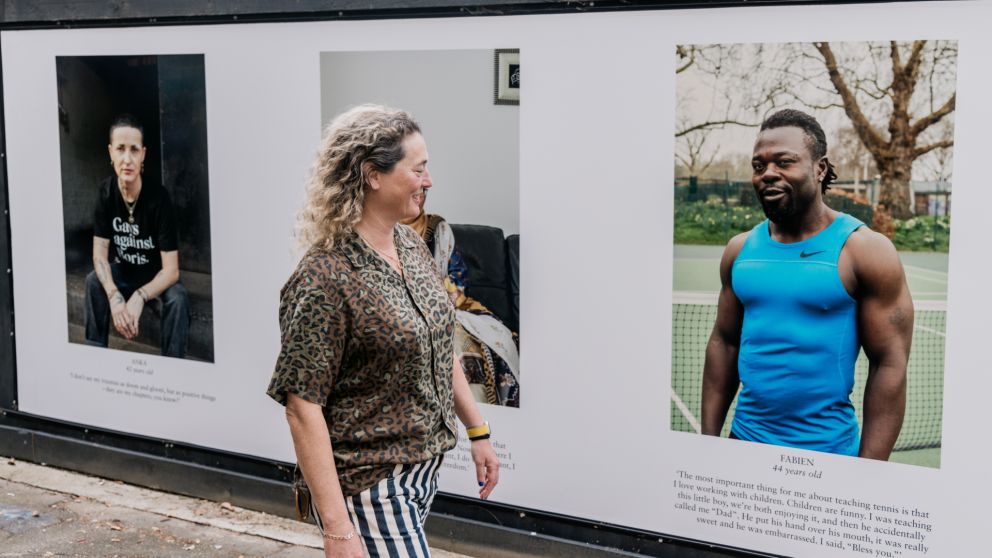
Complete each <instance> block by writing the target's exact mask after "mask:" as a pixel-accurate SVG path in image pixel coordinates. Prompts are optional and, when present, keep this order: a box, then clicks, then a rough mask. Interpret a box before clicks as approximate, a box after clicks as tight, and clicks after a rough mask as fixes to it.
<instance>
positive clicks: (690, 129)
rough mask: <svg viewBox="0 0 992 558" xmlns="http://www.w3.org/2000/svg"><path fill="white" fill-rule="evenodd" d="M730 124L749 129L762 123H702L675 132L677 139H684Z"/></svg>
mask: <svg viewBox="0 0 992 558" xmlns="http://www.w3.org/2000/svg"><path fill="white" fill-rule="evenodd" d="M728 124H732V125H734V126H747V127H749V128H755V127H757V126H760V123H758V124H754V123H751V122H741V121H739V120H713V121H709V122H702V123H700V124H696V125H693V126H689V127H688V128H686V129H684V130H679V131H677V132H675V137H677V138H679V137H682V136H684V135H686V134H689V133H692V132H695V131H696V130H702V129H705V128H716V127H718V126H726V125H728Z"/></svg>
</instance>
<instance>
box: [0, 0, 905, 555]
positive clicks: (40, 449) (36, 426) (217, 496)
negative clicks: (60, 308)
mask: <svg viewBox="0 0 992 558" xmlns="http://www.w3.org/2000/svg"><path fill="white" fill-rule="evenodd" d="M888 1H889V0H861V1H845V2H828V1H823V0H791V1H788V0H750V1H749V0H696V1H685V0H683V1H674V0H653V1H643V2H640V1H636V0H619V1H618V0H612V1H583V2H576V1H566V0H559V1H544V0H517V1H512V2H485V1H471V0H448V1H445V0H386V1H380V2H376V3H374V6H373V5H372V4H373V3H370V2H363V1H359V0H324V1H321V0H297V1H272V0H216V1H214V2H209V3H204V2H201V1H199V0H175V1H171V2H162V1H160V0H130V1H125V0H114V1H112V2H78V3H71V2H65V1H62V0H0V31H11V30H25V29H69V28H81V27H137V26H168V25H206V24H221V23H271V22H293V21H326V20H368V19H407V18H432V17H473V16H504V15H534V14H561V13H588V12H605V11H632V10H662V9H686V8H716V7H733V6H759V5H760V6H769V5H777V6H794V5H809V4H837V3H848V4H858V3H881V2H888ZM2 99H3V78H2V66H0V206H2V208H3V216H2V222H0V455H4V456H10V457H15V458H18V459H23V460H26V461H32V462H37V463H47V464H50V465H55V466H58V467H62V468H65V469H71V470H75V471H80V472H84V473H89V474H94V475H99V476H103V477H109V478H113V479H116V480H122V481H125V482H129V483H132V484H137V485H141V486H147V487H150V488H156V489H161V490H166V491H169V492H175V493H178V494H185V495H189V496H195V497H200V498H207V499H211V500H223V501H229V502H232V503H234V504H237V505H240V506H243V507H245V508H250V509H256V510H261V511H267V512H270V513H274V514H278V515H282V516H286V517H293V516H294V515H295V511H294V508H293V506H292V505H291V500H292V490H291V488H290V480H291V477H292V464H288V463H284V462H279V461H274V460H269V459H262V458H258V457H254V456H248V455H242V454H236V453H232V452H225V451H219V450H215V449H211V448H206V447H202V446H195V445H191V444H184V443H179V442H174V441H171V440H164V439H156V438H150V437H145V436H137V435H134V434H127V433H122V432H115V431H111V430H107V429H100V428H92V427H89V426H87V425H83V424H73V423H68V422H65V421H58V420H53V419H50V418H46V417H41V416H36V415H31V414H28V413H23V412H20V411H19V410H18V402H17V359H16V356H17V355H16V353H15V342H14V341H15V334H16V330H15V323H16V321H15V314H14V312H15V308H14V291H13V279H12V265H11V230H10V219H9V216H10V213H9V197H8V193H9V184H8V179H7V158H6V154H7V149H6V133H5V132H6V128H5V107H4V106H3V104H2ZM432 511H433V513H432V516H431V517H432V519H431V522H429V523H428V531H429V532H430V534H431V535H432V537H434V538H441V539H447V540H448V541H449V542H450V543H451V544H455V545H460V549H462V550H464V551H475V552H477V553H479V554H481V549H482V548H484V547H485V546H497V545H498V547H499V548H500V549H503V550H510V551H517V552H520V553H524V554H538V553H539V554H540V555H542V556H562V557H566V556H567V557H569V558H583V557H586V556H588V557H594V556H617V555H646V556H661V557H669V556H672V557H674V556H680V557H683V558H694V557H698V558H712V557H722V556H769V555H767V554H759V553H755V552H754V551H749V550H746V549H734V548H728V547H721V546H718V545H713V544H710V543H704V542H699V541H693V540H688V539H685V538H680V537H678V536H677V535H667V534H660V533H653V532H647V531H641V530H636V529H631V528H628V527H624V526H620V525H612V524H607V523H602V522H596V521H591V520H586V519H580V518H575V517H569V516H564V515H559V514H554V513H549V512H544V511H540V510H531V509H524V508H519V507H516V506H510V505H504V504H496V503H492V502H482V501H479V500H477V499H474V498H467V497H462V496H457V495H452V494H445V493H441V494H439V495H438V497H437V498H436V499H435V503H434V508H433V510H432ZM449 546H450V545H449Z"/></svg>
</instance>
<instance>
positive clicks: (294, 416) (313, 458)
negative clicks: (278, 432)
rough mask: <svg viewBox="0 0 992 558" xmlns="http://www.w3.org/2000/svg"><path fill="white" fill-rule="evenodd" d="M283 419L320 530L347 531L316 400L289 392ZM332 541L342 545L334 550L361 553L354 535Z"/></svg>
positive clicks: (328, 440) (345, 513) (341, 496)
mask: <svg viewBox="0 0 992 558" xmlns="http://www.w3.org/2000/svg"><path fill="white" fill-rule="evenodd" d="M286 420H287V422H289V431H290V433H292V435H293V447H294V448H295V449H296V460H297V463H299V465H300V470H301V471H302V472H303V478H304V479H306V481H307V486H308V487H309V488H310V493H311V494H312V495H313V497H314V500H315V505H316V507H317V512H318V513H319V514H320V517H321V519H322V521H323V524H324V532H325V533H329V534H332V535H338V536H344V535H347V534H348V533H350V532H351V531H352V530H353V529H354V527H353V526H352V524H351V520H350V519H349V518H348V510H347V509H346V508H345V503H344V493H343V492H342V491H341V483H340V481H339V480H338V471H337V468H336V467H335V466H334V454H333V453H332V448H331V438H330V435H329V434H328V432H327V423H326V422H325V421H324V413H323V409H322V408H321V406H320V405H317V404H316V403H311V402H309V401H306V400H304V399H301V398H299V397H297V396H296V395H294V394H289V396H288V398H287V400H286ZM329 542H330V541H329ZM334 542H336V543H338V546H339V547H344V548H343V549H342V548H338V549H334V550H346V551H350V552H352V553H356V554H355V555H357V556H361V555H362V554H361V545H360V543H359V542H358V538H357V537H356V538H354V539H352V540H351V541H334ZM327 546H328V548H325V551H326V552H327V555H331V551H332V549H331V548H330V546H331V545H327ZM342 555H348V556H350V555H351V554H342Z"/></svg>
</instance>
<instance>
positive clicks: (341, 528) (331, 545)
mask: <svg viewBox="0 0 992 558" xmlns="http://www.w3.org/2000/svg"><path fill="white" fill-rule="evenodd" d="M324 532H325V533H328V534H331V535H338V536H342V537H343V536H346V535H347V534H348V533H354V535H353V536H352V537H351V539H349V540H340V539H334V538H328V537H326V536H325V537H324V558H365V556H366V554H365V546H364V545H362V536H361V535H360V534H358V531H356V530H355V526H354V525H352V524H351V522H350V521H347V520H345V521H335V522H332V523H325V524H324Z"/></svg>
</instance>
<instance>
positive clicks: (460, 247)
mask: <svg viewBox="0 0 992 558" xmlns="http://www.w3.org/2000/svg"><path fill="white" fill-rule="evenodd" d="M409 224H410V226H412V227H413V228H414V230H416V231H417V232H418V233H419V234H420V235H421V236H422V237H423V238H424V241H425V242H426V243H427V246H428V248H429V249H430V251H431V253H432V254H433V256H434V260H435V264H436V265H437V269H438V272H439V273H440V274H441V275H442V276H444V278H445V288H446V289H447V290H448V293H449V295H450V296H451V300H452V302H453V303H454V304H455V308H456V319H457V324H456V327H455V349H456V351H457V352H458V354H459V355H461V363H462V368H463V369H464V370H465V375H466V377H467V379H468V382H469V387H470V388H471V389H472V392H473V394H474V395H475V398H476V400H477V401H479V402H482V403H489V404H491V405H503V406H507V407H519V406H520V381H519V378H520V356H519V337H518V334H517V331H518V328H519V324H520V303H519V300H520V289H519V285H520V282H519V277H520V272H519V259H520V258H519V253H520V251H519V246H520V237H519V235H516V234H514V235H510V237H508V238H507V237H504V236H503V231H502V230H501V229H499V228H497V227H491V226H486V225H449V224H448V223H447V222H446V221H445V220H444V219H443V218H442V217H440V216H439V215H431V214H426V213H421V215H420V217H418V218H417V219H416V220H414V221H412V222H410V223H409Z"/></svg>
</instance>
